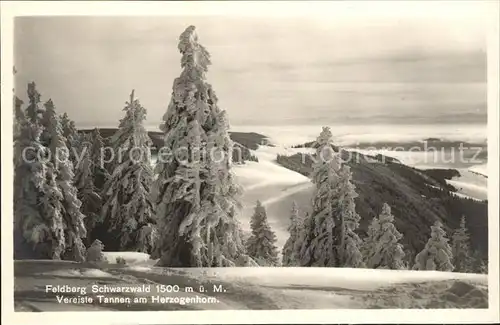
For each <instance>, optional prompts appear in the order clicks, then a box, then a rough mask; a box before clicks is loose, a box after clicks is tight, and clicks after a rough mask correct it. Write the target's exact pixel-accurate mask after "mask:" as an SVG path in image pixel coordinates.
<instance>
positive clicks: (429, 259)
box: [413, 221, 453, 271]
mask: <svg viewBox="0 0 500 325" xmlns="http://www.w3.org/2000/svg"><path fill="white" fill-rule="evenodd" d="M452 259H453V254H452V250H451V247H450V245H449V244H448V238H446V232H445V231H444V230H443V228H442V224H441V222H439V221H436V222H435V223H434V225H433V226H431V237H430V238H429V240H428V241H427V244H426V245H425V247H424V249H423V250H422V251H421V252H420V253H418V254H417V256H416V257H415V265H414V266H413V269H414V270H436V271H453V264H451V261H452Z"/></svg>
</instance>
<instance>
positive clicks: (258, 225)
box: [247, 201, 279, 266]
mask: <svg viewBox="0 0 500 325" xmlns="http://www.w3.org/2000/svg"><path fill="white" fill-rule="evenodd" d="M250 228H251V229H252V234H251V236H250V238H248V241H247V252H248V255H249V256H250V257H251V258H252V259H253V260H254V261H255V262H257V264H259V265H260V266H278V264H279V257H278V248H277V247H276V240H277V238H276V234H275V233H274V232H273V231H272V230H271V226H270V225H269V222H268V220H267V213H266V209H265V207H264V206H263V205H262V203H261V202H260V201H257V205H256V206H255V212H254V214H253V216H252V219H251V220H250Z"/></svg>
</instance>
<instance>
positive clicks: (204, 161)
mask: <svg viewBox="0 0 500 325" xmlns="http://www.w3.org/2000/svg"><path fill="white" fill-rule="evenodd" d="M178 49H179V51H180V52H181V54H182V59H181V67H182V69H183V70H182V72H181V75H180V77H179V78H177V79H175V81H174V85H173V87H172V88H173V91H172V98H171V101H170V104H169V107H168V110H167V112H166V114H165V115H164V117H163V123H162V125H161V129H162V130H163V131H164V132H165V137H164V141H165V147H166V148H169V149H170V150H171V152H172V153H173V154H174V158H173V159H170V158H165V157H164V155H163V154H160V155H159V163H158V164H157V167H156V168H157V169H156V173H157V176H158V177H157V181H156V190H155V192H156V196H157V215H158V222H159V223H160V228H159V236H160V239H159V241H158V242H157V246H156V249H155V254H156V255H157V257H159V258H160V262H159V264H160V265H163V266H178V267H182V266H198V267H209V266H234V265H238V263H239V262H238V261H241V260H247V259H245V258H241V256H242V255H244V254H245V247H244V245H243V243H242V241H241V237H240V236H241V234H240V229H239V228H240V225H239V223H238V221H237V220H236V219H235V214H236V212H237V210H238V209H239V208H240V203H239V197H240V192H241V189H240V188H239V186H237V184H236V182H235V180H234V177H233V175H232V172H231V165H232V157H231V155H232V147H233V143H232V141H231V139H230V138H229V134H228V127H229V126H228V122H227V118H226V114H225V112H224V111H222V110H221V109H220V108H219V107H218V106H217V101H218V99H217V97H216V95H215V92H214V91H213V89H212V87H211V85H210V84H208V83H207V81H206V76H205V75H206V72H207V71H208V65H209V64H211V62H210V55H209V53H208V52H207V50H206V49H205V48H204V47H203V46H202V45H200V44H199V43H198V37H197V34H196V31H195V27H194V26H189V27H188V28H187V29H186V30H185V31H184V32H183V33H182V34H181V36H180V41H179V46H178ZM180 152H182V153H184V154H185V155H184V156H183V157H177V156H178V154H179V153H180Z"/></svg>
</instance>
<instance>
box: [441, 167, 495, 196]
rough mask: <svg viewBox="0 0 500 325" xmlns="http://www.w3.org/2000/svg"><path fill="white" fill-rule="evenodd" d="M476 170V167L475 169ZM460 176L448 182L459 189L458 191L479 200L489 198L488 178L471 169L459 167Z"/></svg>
mask: <svg viewBox="0 0 500 325" xmlns="http://www.w3.org/2000/svg"><path fill="white" fill-rule="evenodd" d="M473 170H474V169H473ZM458 171H459V172H460V176H459V177H454V178H453V179H451V180H448V181H447V182H448V184H450V185H453V186H454V187H455V188H456V189H457V193H459V194H462V195H464V196H466V197H471V198H474V199H478V200H486V199H488V178H487V177H486V176H483V175H482V174H478V173H476V172H474V171H472V170H470V169H459V170H458Z"/></svg>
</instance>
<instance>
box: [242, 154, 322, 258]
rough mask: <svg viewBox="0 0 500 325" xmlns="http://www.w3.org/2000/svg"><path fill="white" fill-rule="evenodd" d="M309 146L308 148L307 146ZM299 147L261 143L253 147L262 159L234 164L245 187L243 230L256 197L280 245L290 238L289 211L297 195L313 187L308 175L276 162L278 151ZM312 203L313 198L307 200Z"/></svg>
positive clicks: (248, 220)
mask: <svg viewBox="0 0 500 325" xmlns="http://www.w3.org/2000/svg"><path fill="white" fill-rule="evenodd" d="M306 150H307V149H306ZM296 152H297V149H287V148H284V147H279V146H278V147H268V146H261V147H260V148H259V149H258V150H255V151H253V154H255V155H256V156H257V158H258V159H259V162H252V161H249V162H246V163H245V164H244V165H238V166H235V167H234V169H233V170H234V172H235V175H236V177H237V178H238V182H239V183H240V185H241V186H242V187H243V189H244V193H243V198H242V201H243V202H242V203H243V210H242V211H241V214H240V217H239V220H240V222H241V224H242V227H243V229H244V230H246V231H249V230H250V218H251V216H252V214H253V209H254V207H255V204H256V201H257V200H260V201H261V202H262V204H263V205H264V206H265V207H266V210H267V215H268V219H269V224H270V225H271V227H272V229H273V230H274V231H275V232H276V236H277V237H278V242H277V245H278V248H279V249H280V250H281V247H283V245H284V244H285V241H286V240H287V239H288V231H287V228H288V223H289V219H288V218H289V211H290V209H291V206H292V201H293V200H294V197H295V195H297V194H300V193H302V192H304V191H308V190H309V189H311V188H312V183H311V181H310V179H309V178H307V177H306V176H304V175H301V174H299V173H296V172H294V171H292V170H290V169H288V168H285V167H283V166H281V165H279V164H278V163H276V162H275V160H276V155H277V154H294V153H296ZM304 203H306V204H307V205H309V203H310V202H304Z"/></svg>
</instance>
